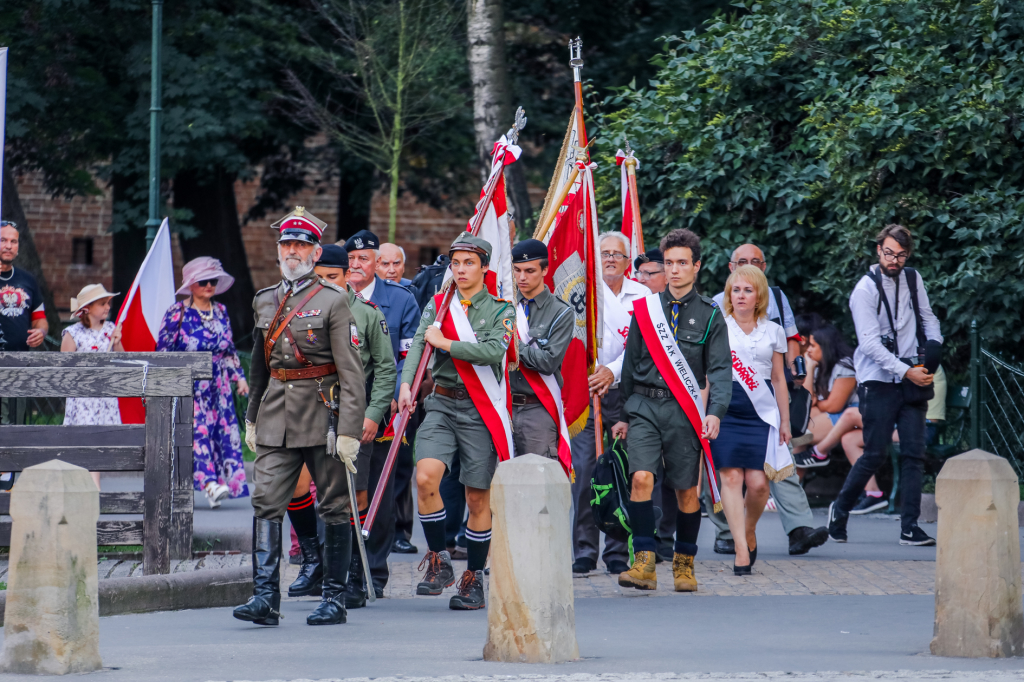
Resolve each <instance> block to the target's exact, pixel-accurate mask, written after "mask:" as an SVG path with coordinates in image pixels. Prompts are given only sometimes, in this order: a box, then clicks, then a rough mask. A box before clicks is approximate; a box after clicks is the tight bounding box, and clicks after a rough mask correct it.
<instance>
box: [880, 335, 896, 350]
mask: <svg viewBox="0 0 1024 682" xmlns="http://www.w3.org/2000/svg"><path fill="white" fill-rule="evenodd" d="M882 345H883V346H884V347H885V349H886V350H887V351H889V352H890V353H895V352H896V339H894V338H893V337H891V336H883V337H882Z"/></svg>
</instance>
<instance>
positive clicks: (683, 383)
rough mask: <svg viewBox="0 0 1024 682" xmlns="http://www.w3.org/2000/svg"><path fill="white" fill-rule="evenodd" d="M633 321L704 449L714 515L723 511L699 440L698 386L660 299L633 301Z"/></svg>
mask: <svg viewBox="0 0 1024 682" xmlns="http://www.w3.org/2000/svg"><path fill="white" fill-rule="evenodd" d="M633 317H635V318H636V323H637V326H638V327H639V328H640V334H641V335H642V336H643V339H644V342H645V344H646V345H647V350H649V351H650V353H651V357H652V358H654V364H655V366H657V368H658V371H659V372H660V373H661V377H662V378H663V379H664V380H665V383H666V384H668V387H669V389H670V390H671V391H672V395H673V396H675V399H676V400H677V401H678V402H679V406H680V407H682V408H683V413H684V414H686V418H687V419H688V420H689V421H690V426H692V427H693V430H694V431H695V432H696V433H697V438H698V439H699V440H700V445H701V447H702V448H703V449H704V464H705V466H706V467H707V473H708V487H710V488H711V500H712V502H714V507H715V511H716V512H717V511H719V510H720V509H721V508H722V496H721V494H720V493H719V492H718V478H717V475H716V474H715V463H714V460H712V458H711V444H710V443H709V442H708V440H707V439H706V438H703V437H701V433H703V431H704V400H703V399H702V398H701V395H700V384H699V383H698V382H697V377H695V376H694V374H693V370H691V369H690V363H688V362H687V361H686V357H685V356H684V355H683V353H682V351H680V350H679V346H678V345H676V340H675V336H674V335H673V334H672V327H671V326H670V325H669V323H668V320H667V319H666V318H665V311H664V310H663V309H662V307H661V295H660V294H651V295H650V296H645V297H644V298H638V299H636V300H635V301H633Z"/></svg>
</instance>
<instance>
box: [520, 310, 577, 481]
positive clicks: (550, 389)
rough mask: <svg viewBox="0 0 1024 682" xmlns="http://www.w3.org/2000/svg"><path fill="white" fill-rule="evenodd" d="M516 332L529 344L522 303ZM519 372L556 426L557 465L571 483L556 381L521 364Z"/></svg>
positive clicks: (566, 429) (565, 428) (569, 451)
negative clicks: (559, 465) (560, 466)
mask: <svg viewBox="0 0 1024 682" xmlns="http://www.w3.org/2000/svg"><path fill="white" fill-rule="evenodd" d="M516 331H517V332H518V333H519V340H520V341H521V342H522V343H523V345H526V344H528V343H530V323H529V321H527V319H526V311H524V310H523V304H522V303H520V304H519V305H518V306H516ZM519 371H520V372H521V373H522V375H523V377H525V378H526V381H527V383H529V384H530V388H532V389H533V392H534V393H535V394H536V395H537V397H538V398H539V399H540V403H541V405H543V406H544V409H545V410H547V412H548V415H549V416H550V417H551V419H552V420H554V422H555V423H556V424H558V463H559V464H561V465H562V468H563V469H564V470H565V475H566V476H568V477H569V480H570V481H572V480H573V479H574V475H573V471H572V449H571V448H570V447H569V426H568V425H567V424H566V423H565V414H564V413H563V411H562V389H561V388H559V386H558V380H557V379H555V377H553V376H551V375H550V374H541V373H540V372H538V371H537V370H534V369H530V368H529V367H524V366H523V364H522V362H520V363H519ZM521 454H526V453H521Z"/></svg>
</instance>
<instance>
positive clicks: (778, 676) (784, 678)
mask: <svg viewBox="0 0 1024 682" xmlns="http://www.w3.org/2000/svg"><path fill="white" fill-rule="evenodd" d="M697 680H708V681H710V682H755V681H763V682H869V681H870V680H881V681H883V682H888V681H889V680H892V681H894V682H898V681H900V680H905V681H907V682H925V681H931V680H934V681H935V682H938V681H940V680H948V681H950V682H1021V681H1022V680H1024V671H993V670H988V671H983V672H963V671H958V672H952V671H948V670H929V671H913V670H894V671H878V670H873V671H855V672H832V671H825V672H814V673H786V672H760V673H680V674H674V673H651V674H629V675H622V674H618V675H617V674H606V675H591V674H579V673H578V674H575V675H544V674H540V675H495V676H482V675H450V676H447V677H405V676H402V677H375V678H369V677H350V678H330V679H321V680H310V679H296V680H287V681H286V680H265V681H263V682H371V681H372V682H677V681H678V682H691V681H697ZM235 682H253V681H251V680H236V681H235Z"/></svg>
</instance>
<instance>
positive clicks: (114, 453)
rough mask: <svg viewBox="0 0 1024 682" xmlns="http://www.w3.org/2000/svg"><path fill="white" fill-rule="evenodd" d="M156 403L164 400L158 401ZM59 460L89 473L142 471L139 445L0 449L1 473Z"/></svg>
mask: <svg viewBox="0 0 1024 682" xmlns="http://www.w3.org/2000/svg"><path fill="white" fill-rule="evenodd" d="M154 400H162V398H155V399H154ZM51 459H59V460H60V461H62V462H67V463H68V464H74V465H75V466H80V467H83V468H85V469H88V470H89V471H142V470H144V469H145V464H144V459H145V458H144V456H143V448H142V447H141V446H138V445H92V446H86V447H80V446H77V445H68V446H64V447H58V446H47V447H34V446H23V445H15V446H10V445H0V471H23V470H24V469H26V468H27V467H30V466H35V465H36V464H42V463H43V462H49V461H50V460H51Z"/></svg>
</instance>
